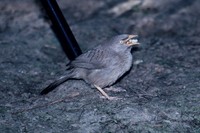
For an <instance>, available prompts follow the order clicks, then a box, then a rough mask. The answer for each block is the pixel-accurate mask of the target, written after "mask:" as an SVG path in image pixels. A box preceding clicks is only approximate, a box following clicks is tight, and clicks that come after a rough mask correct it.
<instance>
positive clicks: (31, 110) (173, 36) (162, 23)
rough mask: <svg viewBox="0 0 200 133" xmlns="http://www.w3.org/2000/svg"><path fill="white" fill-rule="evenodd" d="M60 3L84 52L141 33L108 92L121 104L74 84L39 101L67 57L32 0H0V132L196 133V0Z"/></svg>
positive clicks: (199, 116)
mask: <svg viewBox="0 0 200 133" xmlns="http://www.w3.org/2000/svg"><path fill="white" fill-rule="evenodd" d="M58 2H59V5H60V6H61V9H62V11H63V13H64V15H65V17H66V19H67V20H68V22H69V24H70V27H71V29H72V31H73V33H74V35H75V37H76V39H77V41H78V43H79V44H80V47H81V49H82V50H83V51H86V50H87V49H90V48H92V47H95V46H96V45H98V44H99V43H101V42H102V41H103V40H105V39H107V38H110V37H112V36H114V35H117V34H122V33H135V34H139V36H140V42H141V47H140V48H139V49H137V50H134V51H133V58H134V60H133V62H134V63H133V67H132V69H131V71H130V72H129V73H127V75H126V76H124V77H123V78H122V79H121V80H119V81H118V82H117V83H116V84H115V85H114V86H113V88H115V91H108V90H109V89H107V90H106V91H107V92H108V94H109V95H110V96H116V97H119V98H122V99H121V100H115V101H107V100H106V99H103V98H100V94H99V92H97V90H95V89H91V88H90V87H89V86H88V85H87V84H85V83H84V82H83V81H74V80H71V81H68V82H66V83H65V84H63V85H62V86H60V87H59V88H58V89H56V90H55V91H53V92H52V93H50V94H48V95H46V96H39V92H40V91H41V90H42V89H43V88H44V87H46V86H47V85H48V84H49V83H50V82H52V81H53V80H54V78H55V77H56V76H58V75H59V74H61V73H62V71H64V70H65V64H66V63H67V62H68V61H69V60H68V59H67V57H66V56H65V54H64V52H63V51H62V49H61V47H60V44H59V42H58V40H57V38H56V37H55V35H54V33H53V31H52V29H51V27H50V23H49V19H48V18H47V17H46V15H45V13H44V11H43V8H42V7H41V4H40V3H39V1H38V0H17V1H16V0H1V1H0V131H1V132H2V133H18V132H19V133H20V132H22V133H27V132H28V133H55V132H56V133H68V132H69V133H109V132H110V133H123V132H124V133H127V132H144V133H147V132H150V133H155V132H166V133H168V132H173V133H174V132H181V133H184V132H185V133H186V132H187V133H189V132H191V133H195V132H196V133H198V132H200V54H199V53H200V38H199V36H200V17H199V16H200V10H199V6H200V1H199V0H168V1H167V2H166V1H164V2H163V1H162V0H142V1H139V0H104V1H100V0H87V1H80V0H67V1H61V0H58ZM116 88H117V89H116ZM111 90H113V89H111ZM60 99H64V100H60ZM59 100H60V101H59Z"/></svg>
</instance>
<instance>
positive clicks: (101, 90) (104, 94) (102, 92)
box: [94, 85, 112, 100]
mask: <svg viewBox="0 0 200 133" xmlns="http://www.w3.org/2000/svg"><path fill="white" fill-rule="evenodd" d="M94 86H95V87H96V88H97V90H98V91H100V92H101V94H102V95H103V96H105V97H106V98H107V99H108V100H111V99H112V98H111V97H109V96H108V94H107V93H106V92H105V91H104V90H103V89H101V87H99V86H97V85H94Z"/></svg>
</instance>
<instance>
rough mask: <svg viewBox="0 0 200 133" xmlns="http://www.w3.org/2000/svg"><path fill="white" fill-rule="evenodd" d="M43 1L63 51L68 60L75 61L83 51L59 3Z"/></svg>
mask: <svg viewBox="0 0 200 133" xmlns="http://www.w3.org/2000/svg"><path fill="white" fill-rule="evenodd" d="M41 1H42V3H43V5H44V7H45V9H46V11H47V13H48V16H49V18H50V19H51V21H52V24H53V27H54V30H55V32H56V35H57V37H58V39H59V40H60V43H61V45H62V47H63V50H64V51H65V53H66V54H67V56H68V58H69V59H70V60H73V59H74V58H76V57H77V56H79V55H80V54H81V49H80V48H79V46H78V43H77V41H76V39H75V37H74V35H73V33H72V31H71V29H70V28H69V25H68V23H67V22H66V20H65V17H64V16H63V14H62V12H61V10H60V8H59V6H58V3H57V2H56V0H41Z"/></svg>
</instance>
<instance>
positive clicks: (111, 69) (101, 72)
mask: <svg viewBox="0 0 200 133" xmlns="http://www.w3.org/2000/svg"><path fill="white" fill-rule="evenodd" d="M136 37H137V35H127V34H122V35H118V36H115V37H113V38H111V39H110V40H107V41H105V42H104V43H102V44H100V45H98V46H97V47H95V48H93V49H91V50H89V51H87V52H86V53H84V54H81V55H80V56H78V57H77V58H76V59H75V60H73V61H71V62H70V63H69V64H67V70H66V71H65V74H64V75H63V76H61V77H60V78H58V79H57V80H55V81H54V82H53V83H51V84H50V85H49V86H48V87H46V88H45V89H44V90H43V91H42V92H41V94H42V95H43V94H47V93H49V92H50V91H52V90H53V89H55V88H56V87H57V86H59V85H60V84H62V83H64V82H65V81H67V80H69V79H82V80H84V81H85V82H86V83H88V84H90V85H92V87H95V88H97V89H98V90H99V91H100V92H101V93H102V94H103V95H104V96H105V97H106V98H107V99H111V97H109V96H108V95H107V94H106V93H105V92H104V91H103V90H102V88H105V87H107V86H111V85H112V84H114V83H115V82H116V81H117V79H119V78H120V77H121V76H122V75H123V74H124V73H125V72H127V71H128V70H129V69H130V68H131V66H132V55H131V48H132V46H133V45H137V44H139V43H138V41H137V39H136Z"/></svg>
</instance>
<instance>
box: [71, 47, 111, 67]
mask: <svg viewBox="0 0 200 133" xmlns="http://www.w3.org/2000/svg"><path fill="white" fill-rule="evenodd" d="M110 58H112V57H110V51H109V50H108V49H102V47H97V48H95V49H92V50H89V51H88V52H86V53H84V54H82V55H80V56H79V57H77V58H76V59H75V60H74V61H72V62H71V63H70V64H69V65H70V66H71V67H78V68H85V69H101V68H104V67H106V66H107V65H108V62H109V61H108V60H109V59H110Z"/></svg>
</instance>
